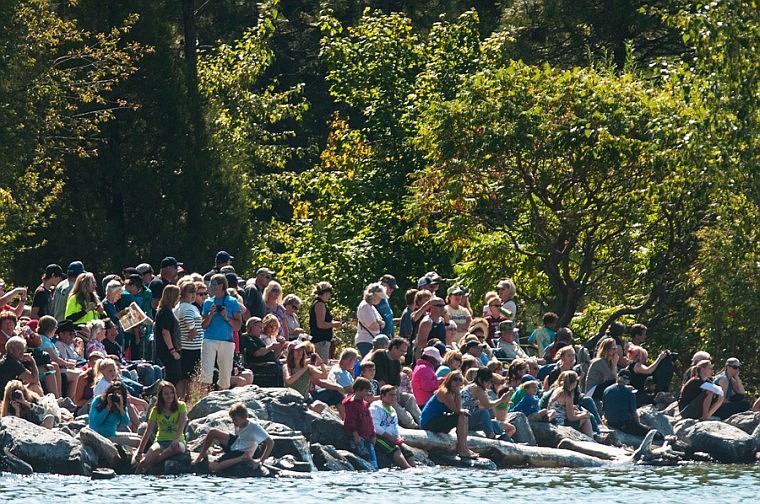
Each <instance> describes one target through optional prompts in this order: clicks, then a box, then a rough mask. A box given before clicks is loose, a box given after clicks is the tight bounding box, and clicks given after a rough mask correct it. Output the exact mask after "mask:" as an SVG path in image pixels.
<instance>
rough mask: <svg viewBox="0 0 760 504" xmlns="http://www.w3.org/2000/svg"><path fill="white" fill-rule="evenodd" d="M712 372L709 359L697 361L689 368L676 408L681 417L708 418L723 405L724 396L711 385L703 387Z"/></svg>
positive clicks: (709, 379) (709, 380)
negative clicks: (689, 373)
mask: <svg viewBox="0 0 760 504" xmlns="http://www.w3.org/2000/svg"><path fill="white" fill-rule="evenodd" d="M712 374H713V367H712V363H711V362H710V361H709V360H706V359H705V360H701V361H699V362H697V364H696V365H695V366H693V367H692V370H691V378H689V380H688V381H687V382H686V383H684V384H683V387H682V388H681V396H680V397H679V398H678V408H679V409H680V410H681V418H694V419H696V420H708V419H709V418H710V417H711V416H713V415H714V414H715V412H716V411H718V408H720V407H721V406H722V405H723V401H724V398H723V396H722V395H721V394H718V393H717V391H714V390H712V387H709V386H707V387H705V388H703V385H705V383H709V382H711V381H712V380H711V378H712Z"/></svg>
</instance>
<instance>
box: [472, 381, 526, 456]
mask: <svg viewBox="0 0 760 504" xmlns="http://www.w3.org/2000/svg"><path fill="white" fill-rule="evenodd" d="M492 386H493V371H491V370H490V369H488V368H480V369H478V370H477V372H476V373H475V379H474V380H473V382H472V383H470V384H469V385H467V386H466V387H465V388H464V390H462V407H463V408H464V409H466V410H467V411H469V412H470V420H469V426H468V427H469V429H470V430H471V431H477V430H482V431H484V432H485V433H486V437H487V438H491V439H493V438H496V437H497V436H498V437H499V439H500V440H502V441H512V438H511V436H512V435H513V434H514V433H515V432H516V431H517V429H516V428H515V426H514V425H512V424H510V423H507V422H503V423H502V422H500V421H498V420H495V419H494V416H495V415H494V412H493V409H494V408H495V407H496V406H498V405H500V404H506V403H508V402H509V394H508V393H506V392H505V393H503V394H502V395H501V397H499V398H498V399H496V400H495V401H492V400H491V399H490V398H489V397H488V390H490V389H491V388H492Z"/></svg>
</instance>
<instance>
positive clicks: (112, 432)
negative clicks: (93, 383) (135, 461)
mask: <svg viewBox="0 0 760 504" xmlns="http://www.w3.org/2000/svg"><path fill="white" fill-rule="evenodd" d="M127 401H128V396H127V389H126V388H125V387H124V385H123V384H122V383H121V382H120V381H118V380H116V381H114V382H112V383H111V384H110V385H109V386H108V388H106V389H105V390H104V391H103V393H102V394H100V395H99V396H96V397H95V398H94V399H93V400H92V406H91V407H90V416H89V418H88V420H87V424H88V425H89V426H90V429H92V430H94V431H95V432H97V433H98V434H100V435H101V436H103V437H105V438H107V439H109V440H111V441H113V442H114V443H117V444H122V445H127V446H132V447H135V448H137V447H138V446H139V445H140V436H139V435H137V434H133V433H132V432H117V429H118V428H119V427H125V428H127V427H129V414H128V409H127V404H128V403H127Z"/></svg>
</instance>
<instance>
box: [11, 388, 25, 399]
mask: <svg viewBox="0 0 760 504" xmlns="http://www.w3.org/2000/svg"><path fill="white" fill-rule="evenodd" d="M11 397H12V398H13V400H15V401H20V400H22V399H23V398H24V393H23V392H21V391H20V390H19V389H16V390H14V391H13V393H12V394H11Z"/></svg>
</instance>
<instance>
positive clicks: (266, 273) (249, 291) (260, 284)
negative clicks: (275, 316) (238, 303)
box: [244, 268, 274, 319]
mask: <svg viewBox="0 0 760 504" xmlns="http://www.w3.org/2000/svg"><path fill="white" fill-rule="evenodd" d="M272 278H274V271H272V270H270V269H269V268H259V269H258V270H257V271H256V278H255V279H254V281H253V285H250V286H247V287H246V288H245V297H244V299H245V306H246V308H248V311H249V312H250V314H251V317H259V318H261V319H263V318H264V316H265V315H266V314H267V310H266V305H265V304H264V298H263V296H262V294H263V293H264V289H265V288H266V286H267V285H269V282H271V281H272Z"/></svg>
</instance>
